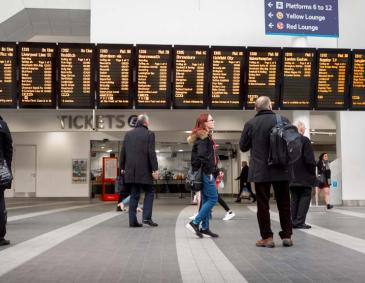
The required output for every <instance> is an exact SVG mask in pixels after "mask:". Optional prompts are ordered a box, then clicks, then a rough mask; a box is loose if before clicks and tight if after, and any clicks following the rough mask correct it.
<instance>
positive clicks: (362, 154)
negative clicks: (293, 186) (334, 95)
mask: <svg viewBox="0 0 365 283" xmlns="http://www.w3.org/2000/svg"><path fill="white" fill-rule="evenodd" d="M364 121H365V113H364V112H362V111H340V112H338V113H337V133H336V142H337V143H336V147H337V157H338V159H339V164H340V166H341V167H340V168H341V171H340V172H339V173H340V174H339V176H340V178H341V179H342V181H341V180H340V182H339V185H340V186H341V187H342V200H343V204H344V205H365V190H364V172H365V162H364V160H365V150H364V140H365V123H364ZM331 170H332V167H331ZM334 191H335V190H331V193H333V192H334ZM331 201H332V197H331Z"/></svg>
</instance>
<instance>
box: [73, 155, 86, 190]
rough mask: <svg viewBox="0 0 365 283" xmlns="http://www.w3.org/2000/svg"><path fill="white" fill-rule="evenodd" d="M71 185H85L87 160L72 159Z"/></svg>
mask: <svg viewBox="0 0 365 283" xmlns="http://www.w3.org/2000/svg"><path fill="white" fill-rule="evenodd" d="M72 183H73V184H86V183H87V159H72Z"/></svg>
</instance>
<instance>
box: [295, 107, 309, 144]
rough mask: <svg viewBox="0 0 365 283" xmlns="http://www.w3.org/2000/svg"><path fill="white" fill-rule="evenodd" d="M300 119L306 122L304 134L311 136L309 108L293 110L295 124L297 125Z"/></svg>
mask: <svg viewBox="0 0 365 283" xmlns="http://www.w3.org/2000/svg"><path fill="white" fill-rule="evenodd" d="M298 121H301V122H303V123H304V124H305V128H306V129H305V133H304V135H305V136H306V137H308V138H310V126H311V124H310V111H309V110H297V111H293V124H294V125H295V124H296V123H297V122H298Z"/></svg>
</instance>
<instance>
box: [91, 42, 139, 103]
mask: <svg viewBox="0 0 365 283" xmlns="http://www.w3.org/2000/svg"><path fill="white" fill-rule="evenodd" d="M133 52H134V49H133V45H114V44H98V46H97V52H96V54H97V55H96V56H97V68H98V69H97V78H98V80H97V90H96V98H97V99H96V102H97V108H109V109H110V108H131V107H133V69H132V60H133Z"/></svg>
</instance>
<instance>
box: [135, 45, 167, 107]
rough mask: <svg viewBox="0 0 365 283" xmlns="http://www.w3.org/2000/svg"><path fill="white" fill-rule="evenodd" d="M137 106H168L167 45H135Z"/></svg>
mask: <svg viewBox="0 0 365 283" xmlns="http://www.w3.org/2000/svg"><path fill="white" fill-rule="evenodd" d="M136 54H137V86H136V88H137V90H136V101H135V102H136V107H137V108H169V107H170V104H171V93H170V92H171V61H172V49H171V46H169V45H160V46H158V45H137V47H136Z"/></svg>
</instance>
